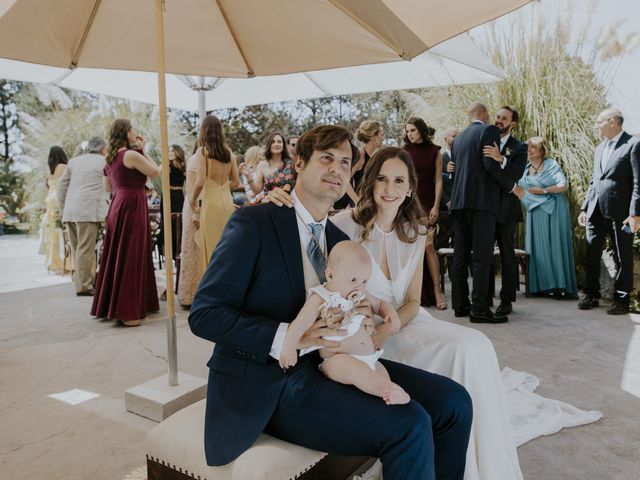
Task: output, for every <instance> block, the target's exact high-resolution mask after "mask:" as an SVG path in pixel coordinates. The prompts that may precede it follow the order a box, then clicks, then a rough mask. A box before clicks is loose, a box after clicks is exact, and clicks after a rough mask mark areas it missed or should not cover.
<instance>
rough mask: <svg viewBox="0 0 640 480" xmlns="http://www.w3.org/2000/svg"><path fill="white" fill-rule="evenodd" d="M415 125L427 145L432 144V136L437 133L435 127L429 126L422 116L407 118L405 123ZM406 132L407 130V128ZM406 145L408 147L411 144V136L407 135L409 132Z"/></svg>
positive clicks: (405, 139)
mask: <svg viewBox="0 0 640 480" xmlns="http://www.w3.org/2000/svg"><path fill="white" fill-rule="evenodd" d="M409 124H411V125H413V126H414V127H416V129H417V130H418V133H419V134H420V137H421V138H422V142H423V143H424V144H425V145H431V144H432V143H433V142H432V141H431V137H432V136H433V135H435V133H436V131H435V129H433V128H431V127H429V126H428V125H427V124H426V123H425V121H424V120H423V119H421V118H420V117H411V118H410V119H409V120H407V122H406V123H405V125H409ZM405 132H406V130H405ZM403 141H404V146H405V147H406V146H407V145H411V142H410V141H409V137H408V136H407V134H406V133H405V135H404V138H403Z"/></svg>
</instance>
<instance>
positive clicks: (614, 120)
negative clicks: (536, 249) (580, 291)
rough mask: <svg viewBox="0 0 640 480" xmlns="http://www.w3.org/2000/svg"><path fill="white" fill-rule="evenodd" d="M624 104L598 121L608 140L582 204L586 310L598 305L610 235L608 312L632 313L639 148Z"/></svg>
mask: <svg viewBox="0 0 640 480" xmlns="http://www.w3.org/2000/svg"><path fill="white" fill-rule="evenodd" d="M623 122H624V118H623V117H622V113H621V112H620V110H619V109H617V108H615V107H610V108H607V109H606V110H604V111H603V112H602V113H601V114H600V115H598V119H597V121H596V127H597V128H598V130H599V131H600V135H601V136H602V138H603V142H601V143H600V145H598V146H597V147H596V150H595V155H594V162H593V176H592V178H591V183H590V184H589V190H588V191H587V195H586V198H585V201H584V203H583V204H582V208H581V210H582V211H581V212H580V216H579V217H578V223H579V224H580V225H581V226H585V227H586V228H587V232H586V239H587V261H586V274H587V279H586V285H585V289H584V293H585V296H584V298H583V299H582V300H580V302H579V303H578V308H580V309H581V310H591V309H592V308H593V307H597V306H598V303H599V302H598V299H599V298H600V258H601V256H602V248H603V246H604V241H605V238H606V236H609V238H610V239H611V246H612V247H613V250H614V253H615V256H616V258H617V268H618V271H617V274H616V279H615V284H614V288H615V293H614V300H613V305H612V306H611V308H609V309H608V310H607V313H608V314H609V315H624V314H626V313H628V312H629V301H630V293H631V291H632V289H633V236H634V235H633V234H634V233H635V232H637V231H638V229H639V228H640V147H639V145H638V142H637V139H633V138H632V137H631V135H629V134H628V133H627V132H625V131H623V129H622V124H623Z"/></svg>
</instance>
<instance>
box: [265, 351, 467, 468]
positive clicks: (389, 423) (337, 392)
mask: <svg viewBox="0 0 640 480" xmlns="http://www.w3.org/2000/svg"><path fill="white" fill-rule="evenodd" d="M382 363H383V364H384V366H385V367H386V368H387V370H388V372H389V375H390V376H391V379H392V380H393V381H394V382H396V383H397V384H399V385H400V386H402V388H404V389H405V390H406V391H407V393H408V394H409V395H410V396H411V399H412V400H411V402H410V403H408V404H406V405H386V404H385V403H384V401H383V400H382V399H381V398H379V397H375V396H372V395H368V394H366V393H364V392H361V391H360V390H358V389H357V388H355V387H353V386H349V385H343V384H340V383H337V382H334V381H331V380H329V379H327V378H326V377H324V376H323V375H322V373H321V372H320V370H319V369H318V366H317V364H318V360H317V356H309V358H305V357H302V358H301V359H300V362H299V363H298V365H296V366H295V367H294V368H293V369H290V370H289V371H288V373H286V375H287V376H288V378H287V381H286V384H285V388H284V391H283V393H282V395H281V397H280V401H279V404H278V407H277V408H276V411H275V412H274V414H273V416H272V418H271V420H270V422H269V424H268V425H267V428H266V429H265V432H267V433H269V434H270V435H273V436H275V437H278V438H281V439H283V440H285V441H288V442H291V443H295V444H298V445H302V446H305V447H308V448H312V449H314V450H320V451H324V452H329V453H333V454H337V455H348V456H371V457H378V458H380V459H381V461H382V465H383V476H384V478H385V480H406V479H409V478H410V479H412V480H434V479H436V478H437V479H438V480H462V478H463V476H464V469H465V458H466V452H467V445H468V442H469V434H470V431H471V420H472V416H473V413H472V405H471V398H470V397H469V394H468V393H467V391H466V390H465V389H464V387H462V386H461V385H459V384H458V383H456V382H454V381H453V380H450V379H448V378H446V377H443V376H440V375H436V374H433V373H429V372H425V371H423V370H420V369H417V368H413V367H409V366H407V365H402V364H399V363H396V362H391V361H388V360H382Z"/></svg>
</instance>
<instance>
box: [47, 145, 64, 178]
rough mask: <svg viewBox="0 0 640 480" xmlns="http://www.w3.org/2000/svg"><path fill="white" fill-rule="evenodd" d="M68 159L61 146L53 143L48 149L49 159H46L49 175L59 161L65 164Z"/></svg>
mask: <svg viewBox="0 0 640 480" xmlns="http://www.w3.org/2000/svg"><path fill="white" fill-rule="evenodd" d="M68 161H69V159H68V158H67V154H66V153H64V150H62V147H59V146H57V145H54V146H53V147H51V148H50V149H49V159H48V160H47V164H48V165H49V172H51V175H53V173H54V172H55V171H56V167H57V166H58V165H60V164H61V163H64V164H65V165H66V164H67V162H68Z"/></svg>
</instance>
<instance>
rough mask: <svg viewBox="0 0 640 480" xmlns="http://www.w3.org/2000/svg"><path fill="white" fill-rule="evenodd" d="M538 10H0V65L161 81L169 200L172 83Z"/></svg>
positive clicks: (351, 56) (326, 5)
mask: <svg viewBox="0 0 640 480" xmlns="http://www.w3.org/2000/svg"><path fill="white" fill-rule="evenodd" d="M531 1H533V0H482V1H478V0H448V1H447V2H446V3H443V2H442V0H366V1H365V0H215V1H213V0H55V1H53V0H49V1H45V0H0V58H4V59H10V60H18V61H23V62H31V63H37V64H40V65H49V66H53V67H61V68H71V69H73V68H77V67H86V68H104V69H118V70H135V71H141V72H157V73H158V97H159V105H160V136H161V151H162V183H163V185H162V189H163V195H164V196H165V197H166V198H168V197H169V167H168V163H169V161H168V157H167V152H168V149H169V145H168V138H167V117H166V107H167V102H166V88H165V73H173V74H178V75H199V76H203V77H254V76H256V75H260V76H265V75H283V74H290V73H297V72H311V71H316V70H325V69H330V68H340V67H348V66H354V65H367V64H374V63H385V62H393V61H400V60H410V59H412V58H415V57H416V56H418V55H419V54H421V53H423V52H425V51H426V50H428V49H429V48H431V47H433V46H435V45H437V44H439V43H441V42H443V41H444V40H447V39H449V38H452V37H454V36H456V35H458V34H460V33H462V32H465V31H467V30H469V29H471V28H473V27H475V26H477V25H480V24H482V23H485V22H487V21H490V20H493V19H495V18H497V17H499V16H501V15H504V14H506V13H508V12H510V11H512V10H515V9H516V8H519V7H521V6H523V5H525V4H527V3H530V2H531ZM152 29H153V30H152ZM154 30H155V40H154V35H153V33H152V32H153V31H154ZM164 214H165V215H164V217H165V228H164V235H165V242H164V243H165V252H171V251H172V245H171V222H170V221H169V219H170V217H171V215H170V205H169V202H165V203H164ZM167 258H170V253H169V255H167ZM165 266H166V276H167V315H168V323H167V331H168V344H169V385H172V386H173V385H177V383H178V382H177V358H176V341H175V332H176V328H175V311H174V308H175V307H174V297H173V291H172V290H173V288H172V286H173V272H172V264H171V262H166V263H165Z"/></svg>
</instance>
